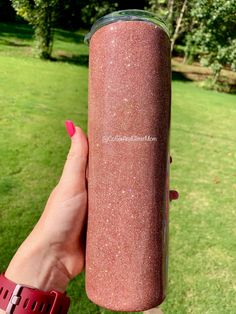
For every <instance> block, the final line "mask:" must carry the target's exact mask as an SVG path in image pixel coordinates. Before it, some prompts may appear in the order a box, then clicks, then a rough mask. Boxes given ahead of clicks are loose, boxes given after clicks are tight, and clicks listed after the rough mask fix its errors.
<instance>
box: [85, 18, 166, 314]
mask: <svg viewBox="0 0 236 314" xmlns="http://www.w3.org/2000/svg"><path fill="white" fill-rule="evenodd" d="M170 78H171V71H170V42H169V38H168V36H167V35H166V34H165V32H164V31H163V30H162V29H160V28H159V27H156V26H155V25H154V24H152V23H148V22H143V21H118V22H115V23H112V25H111V24H108V25H106V26H104V27H102V28H100V29H99V30H97V31H96V32H95V34H94V35H93V36H92V38H91V41H90V60H89V119H88V136H89V150H90V152H89V178H88V192H89V201H88V205H89V209H88V228H87V245H86V292H87V295H88V297H89V299H91V300H92V301H93V302H94V303H96V304H98V305H100V306H103V307H105V308H108V309H111V310H114V311H143V310H147V309H150V308H153V307H155V306H157V305H158V304H160V303H161V302H162V301H163V299H164V298H165V286H166V272H167V271H166V257H167V256H166V255H167V239H168V236H167V232H168V228H167V218H168V213H167V212H166V210H167V208H168V200H167V199H166V195H168V193H166V187H167V181H168V180H167V170H168V169H167V167H168V162H169V157H168V156H169V155H168V146H169V144H168V141H169V127H170V94H171V93H170V91H171V85H170V84H171V79H170ZM104 136H106V137H109V136H112V137H116V136H127V137H132V136H138V137H144V136H152V137H155V138H156V139H157V140H156V141H115V140H114V141H103V137H104Z"/></svg>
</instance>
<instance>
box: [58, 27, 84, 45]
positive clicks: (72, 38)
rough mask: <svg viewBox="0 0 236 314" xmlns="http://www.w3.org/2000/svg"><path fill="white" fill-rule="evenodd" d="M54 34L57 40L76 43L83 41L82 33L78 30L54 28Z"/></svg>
mask: <svg viewBox="0 0 236 314" xmlns="http://www.w3.org/2000/svg"><path fill="white" fill-rule="evenodd" d="M54 34H55V35H56V38H57V39H58V40H62V41H65V42H75V43H77V44H83V43H84V34H81V33H78V32H69V31H66V30H62V29H55V31H54Z"/></svg>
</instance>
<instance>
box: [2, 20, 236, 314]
mask: <svg viewBox="0 0 236 314" xmlns="http://www.w3.org/2000/svg"><path fill="white" fill-rule="evenodd" d="M32 43H33V42H32V32H31V30H30V29H29V28H28V27H26V26H14V25H11V26H7V25H4V24H0V86H1V88H0V130H1V133H0V218H1V223H0V234H1V236H0V270H1V271H3V270H4V269H5V268H6V267H7V264H8V262H9V260H10V258H11V256H12V255H13V253H14V251H15V250H16V249H17V247H18V246H19V244H20V243H21V242H22V241H23V239H24V238H25V237H26V235H27V234H28V232H29V231H30V230H31V229H32V227H33V225H34V223H35V222H36V221H37V219H38V217H39V216H40V214H41V212H42V210H43V208H44V205H45V202H46V200H47V197H48V195H49V193H50V191H51V189H52V188H53V186H54V185H55V184H56V182H57V180H58V178H59V176H60V173H61V170H62V166H63V163H64V160H65V158H66V154H67V151H68V147H69V143H70V140H69V138H68V136H67V134H66V132H65V129H64V121H65V120H66V119H73V120H74V121H75V122H76V123H77V124H79V125H80V126H81V127H82V128H83V129H84V130H86V123H87V77H88V69H87V54H88V48H87V47H86V46H85V45H84V44H83V35H82V33H81V32H78V33H69V32H65V31H57V32H56V41H55V45H54V58H55V59H60V60H61V61H56V60H55V61H50V62H49V61H48V62H45V61H41V60H39V59H37V58H35V57H34V54H33V50H32ZM235 125H236V96H235V95H227V94H219V93H217V92H211V91H206V90H203V89H201V88H199V87H197V86H195V85H194V84H193V83H189V82H185V81H178V80H176V81H173V110H172V133H171V154H172V156H173V161H174V162H173V164H172V166H171V177H172V184H171V185H172V187H174V188H177V189H178V190H179V192H180V195H181V197H180V200H179V201H178V202H175V203H173V205H172V206H171V209H170V267H169V294H168V298H167V300H166V302H165V303H164V305H163V306H162V308H163V309H164V312H165V313H166V314H184V313H194V314H203V313H204V314H206V313H207V314H208V313H209V314H211V313H212V314H213V313H214V314H218V313H219V314H234V313H236V297H235V296H236V284H235V282H236V227H235V225H236V224H235V221H236V211H235V208H236V167H235V166H236V162H235V160H236V145H235V143H236V128H235ZM68 294H69V295H70V296H71V297H72V306H71V309H70V313H73V314H77V313H81V314H82V313H83V314H86V313H88V314H90V313H91V314H92V313H111V312H110V311H105V310H104V309H101V308H99V307H98V306H96V305H94V304H92V303H91V302H90V301H89V300H88V299H87V297H86V294H85V292H84V276H83V275H80V276H79V277H78V278H77V279H76V280H74V281H73V282H71V284H70V286H69V289H68Z"/></svg>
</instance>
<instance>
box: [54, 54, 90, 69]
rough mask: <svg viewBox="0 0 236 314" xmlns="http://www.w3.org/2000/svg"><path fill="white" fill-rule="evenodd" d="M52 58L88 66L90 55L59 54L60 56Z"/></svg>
mask: <svg viewBox="0 0 236 314" xmlns="http://www.w3.org/2000/svg"><path fill="white" fill-rule="evenodd" d="M51 60H52V61H59V62H66V63H71V64H75V65H80V66H85V67H88V62H89V56H88V55H71V56H67V55H59V56H56V57H53V58H52V59H51Z"/></svg>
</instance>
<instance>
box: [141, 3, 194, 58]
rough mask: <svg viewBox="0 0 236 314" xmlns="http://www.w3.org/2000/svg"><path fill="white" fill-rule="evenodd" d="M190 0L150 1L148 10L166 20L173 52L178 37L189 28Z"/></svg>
mask: <svg viewBox="0 0 236 314" xmlns="http://www.w3.org/2000/svg"><path fill="white" fill-rule="evenodd" d="M188 2H189V1H188V0H149V1H148V4H149V5H148V7H147V9H148V10H149V11H151V12H153V13H156V14H157V15H159V16H161V17H162V18H164V19H165V21H166V23H167V26H168V28H169V32H170V39H171V52H172V51H173V49H174V45H175V42H176V40H177V39H178V37H179V36H180V35H181V34H182V33H184V32H186V27H187V26H188V22H187V17H186V11H187V7H188Z"/></svg>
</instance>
